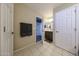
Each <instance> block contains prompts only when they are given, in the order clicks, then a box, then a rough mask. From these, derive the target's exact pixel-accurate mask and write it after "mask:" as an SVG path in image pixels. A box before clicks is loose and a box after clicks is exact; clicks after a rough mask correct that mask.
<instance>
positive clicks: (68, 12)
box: [55, 7, 76, 54]
mask: <svg viewBox="0 0 79 59" xmlns="http://www.w3.org/2000/svg"><path fill="white" fill-rule="evenodd" d="M74 11H75V8H74V7H70V8H67V9H64V10H62V11H59V12H58V13H56V16H55V17H56V18H55V26H56V28H55V30H56V32H55V43H56V45H57V46H59V47H61V48H63V49H65V50H67V51H69V52H71V53H73V54H75V52H76V49H75V46H76V45H75V44H76V43H75V12H74Z"/></svg>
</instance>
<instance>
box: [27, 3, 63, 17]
mask: <svg viewBox="0 0 79 59" xmlns="http://www.w3.org/2000/svg"><path fill="white" fill-rule="evenodd" d="M27 5H28V6H29V7H31V8H32V9H33V10H35V11H36V12H38V13H39V14H41V15H42V16H43V17H52V16H53V8H55V7H57V6H60V5H62V3H28V4H27Z"/></svg>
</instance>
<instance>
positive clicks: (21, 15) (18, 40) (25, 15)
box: [14, 4, 41, 50]
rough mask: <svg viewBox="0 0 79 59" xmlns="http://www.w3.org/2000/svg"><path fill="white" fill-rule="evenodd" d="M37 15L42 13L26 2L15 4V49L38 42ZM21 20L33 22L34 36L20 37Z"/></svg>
mask: <svg viewBox="0 0 79 59" xmlns="http://www.w3.org/2000/svg"><path fill="white" fill-rule="evenodd" d="M36 16H40V14H38V13H36V12H35V11H34V10H32V9H31V8H29V7H28V6H27V5H26V4H15V5H14V50H17V49H19V48H22V47H24V46H28V45H31V44H35V43H36V36H35V29H36V23H35V22H36V20H35V18H36ZM40 17H41V16H40ZM20 22H25V23H31V24H32V26H33V27H32V28H33V29H32V36H26V37H20Z"/></svg>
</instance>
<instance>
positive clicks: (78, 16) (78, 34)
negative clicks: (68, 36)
mask: <svg viewBox="0 0 79 59" xmlns="http://www.w3.org/2000/svg"><path fill="white" fill-rule="evenodd" d="M76 29H77V30H76V46H77V49H76V53H77V55H79V5H77V6H76Z"/></svg>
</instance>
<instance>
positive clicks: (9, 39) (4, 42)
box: [1, 4, 13, 56]
mask: <svg viewBox="0 0 79 59" xmlns="http://www.w3.org/2000/svg"><path fill="white" fill-rule="evenodd" d="M12 32H13V4H1V55H2V56H4V55H5V56H8V55H13V35H12Z"/></svg>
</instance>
